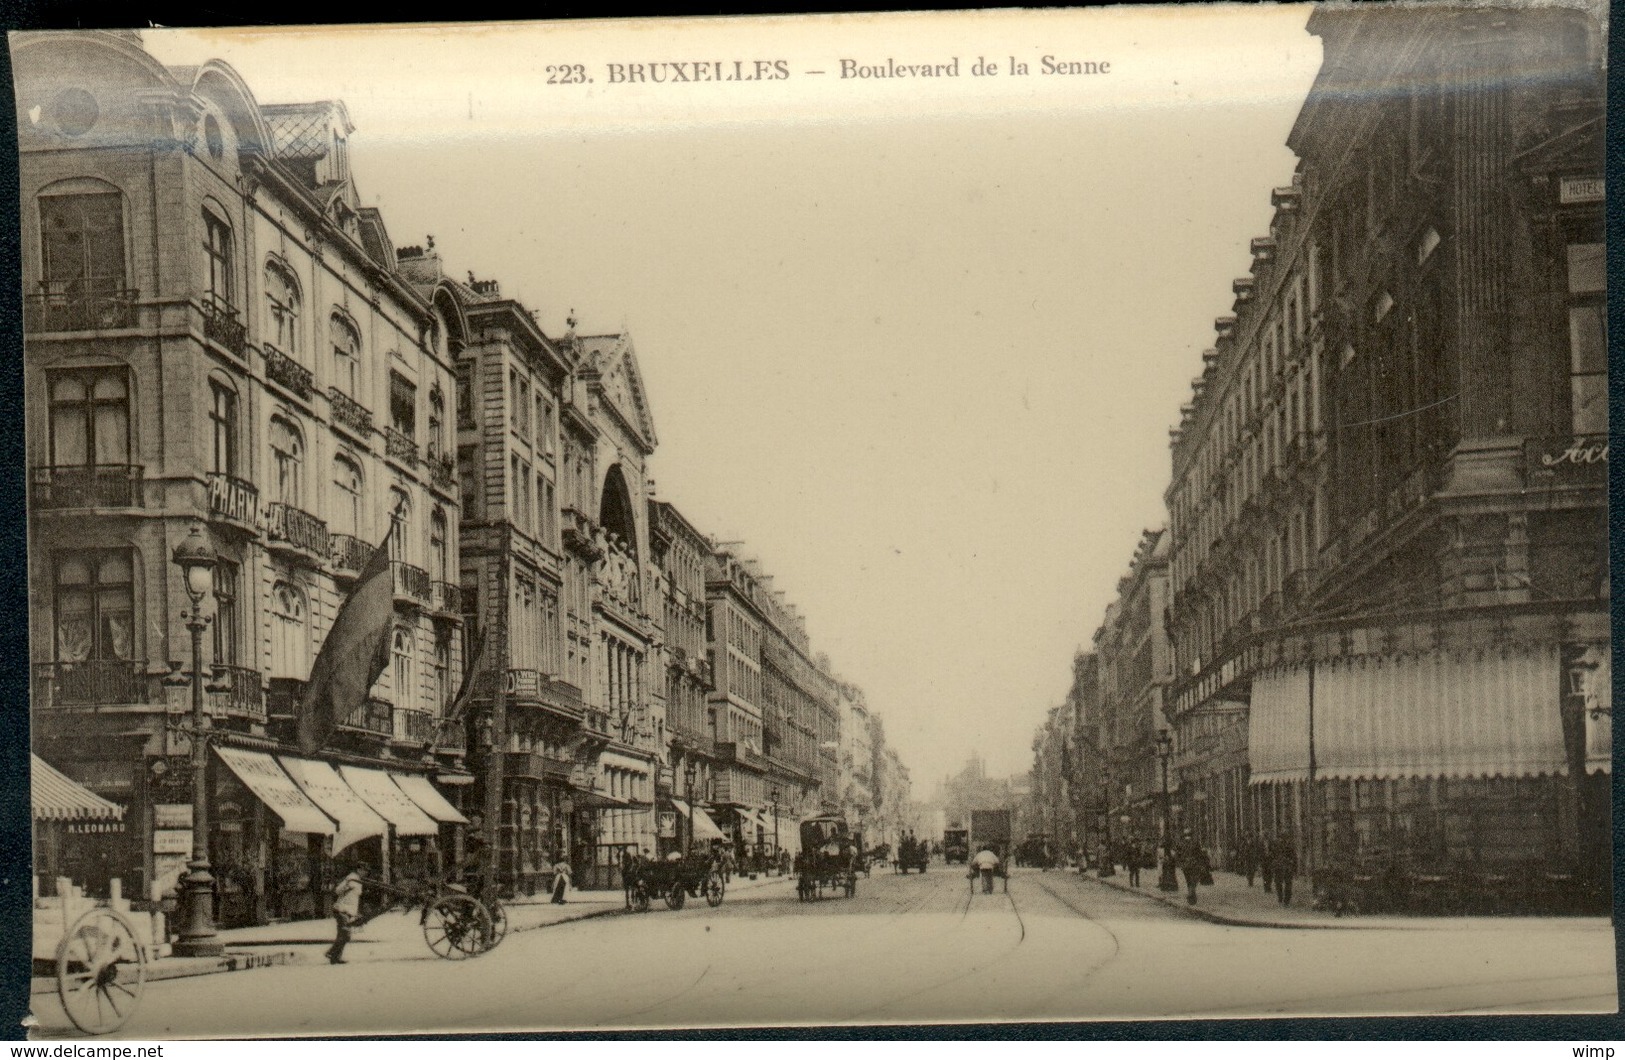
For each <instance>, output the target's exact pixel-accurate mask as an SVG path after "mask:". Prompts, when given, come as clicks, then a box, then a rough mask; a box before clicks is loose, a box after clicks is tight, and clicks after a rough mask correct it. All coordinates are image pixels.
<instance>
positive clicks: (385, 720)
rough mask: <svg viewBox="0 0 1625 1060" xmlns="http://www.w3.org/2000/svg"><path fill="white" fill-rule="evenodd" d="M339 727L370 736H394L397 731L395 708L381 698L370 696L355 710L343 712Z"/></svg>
mask: <svg viewBox="0 0 1625 1060" xmlns="http://www.w3.org/2000/svg"><path fill="white" fill-rule="evenodd" d="M338 727H339V728H340V729H344V730H347V731H349V732H362V733H366V734H368V735H369V736H392V735H394V733H395V716H394V708H393V707H391V706H390V705H389V704H388V703H385V702H384V701H383V700H381V699H375V698H370V697H369V698H368V699H366V700H363V701H362V702H361V703H359V704H357V705H356V707H355V708H354V709H353V710H351V711H349V712H347V713H345V714H341V715H340V716H339V719H338Z"/></svg>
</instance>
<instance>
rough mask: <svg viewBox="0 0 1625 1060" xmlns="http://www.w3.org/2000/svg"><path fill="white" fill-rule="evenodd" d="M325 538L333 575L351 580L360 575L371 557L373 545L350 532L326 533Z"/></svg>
mask: <svg viewBox="0 0 1625 1060" xmlns="http://www.w3.org/2000/svg"><path fill="white" fill-rule="evenodd" d="M327 540H328V543H329V544H328V557H329V559H331V560H332V563H333V576H334V577H335V578H349V579H352V580H353V579H355V578H358V577H360V576H361V572H362V571H363V570H364V569H366V566H367V561H368V560H369V559H371V558H372V550H373V546H372V545H369V544H367V543H366V542H365V541H363V540H361V539H360V538H359V537H355V536H354V535H351V534H328V535H327Z"/></svg>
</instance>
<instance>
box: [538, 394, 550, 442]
mask: <svg viewBox="0 0 1625 1060" xmlns="http://www.w3.org/2000/svg"><path fill="white" fill-rule="evenodd" d="M552 435H553V422H552V417H551V416H550V415H548V408H547V401H546V399H544V398H543V397H542V392H541V391H540V390H538V391H537V392H536V451H537V452H538V453H551V452H552V451H553V438H552Z"/></svg>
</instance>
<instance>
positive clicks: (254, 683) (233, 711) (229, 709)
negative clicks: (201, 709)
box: [208, 664, 265, 721]
mask: <svg viewBox="0 0 1625 1060" xmlns="http://www.w3.org/2000/svg"><path fill="white" fill-rule="evenodd" d="M208 690H209V691H210V692H211V693H213V695H214V697H215V699H214V701H215V704H216V707H217V708H218V707H221V706H223V707H225V710H226V713H227V714H230V715H237V716H241V717H247V718H250V719H252V720H255V721H264V720H265V692H264V689H263V688H262V687H261V685H260V672H259V671H258V670H250V669H249V668H248V667H246V666H230V665H225V664H221V665H217V666H215V668H214V679H213V680H212V681H210V682H209V689H208Z"/></svg>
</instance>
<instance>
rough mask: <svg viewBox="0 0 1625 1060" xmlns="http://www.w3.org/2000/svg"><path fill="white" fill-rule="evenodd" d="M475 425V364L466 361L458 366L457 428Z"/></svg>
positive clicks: (469, 428)
mask: <svg viewBox="0 0 1625 1060" xmlns="http://www.w3.org/2000/svg"><path fill="white" fill-rule="evenodd" d="M474 426H475V423H474V366H473V365H471V364H469V363H468V362H467V361H464V362H463V363H461V364H459V365H458V366H457V429H458V430H460V431H467V430H472V429H473V428H474Z"/></svg>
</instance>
